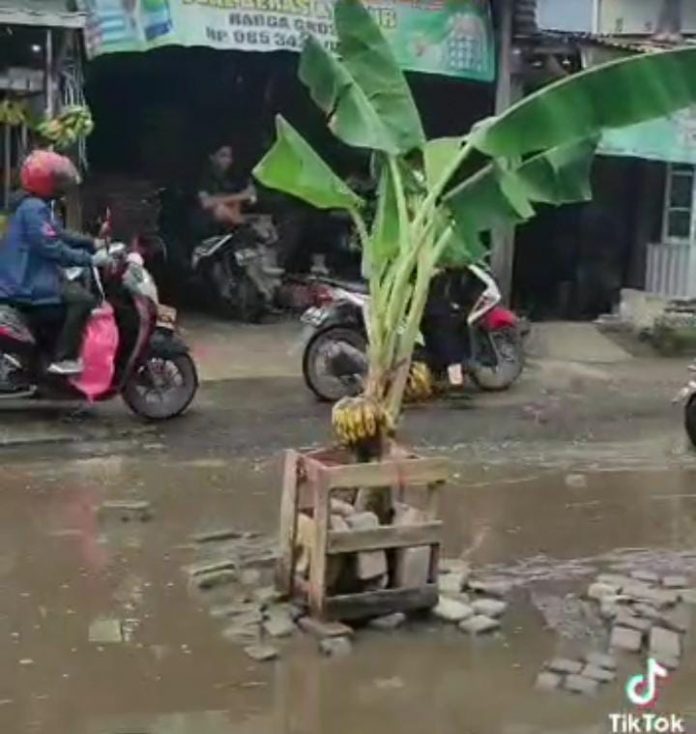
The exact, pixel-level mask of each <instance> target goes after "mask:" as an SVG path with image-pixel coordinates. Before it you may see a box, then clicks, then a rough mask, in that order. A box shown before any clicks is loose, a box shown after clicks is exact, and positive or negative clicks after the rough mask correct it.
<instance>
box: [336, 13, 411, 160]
mask: <svg viewBox="0 0 696 734" xmlns="http://www.w3.org/2000/svg"><path fill="white" fill-rule="evenodd" d="M334 20H335V23H336V33H337V35H338V53H339V55H340V56H341V58H342V60H343V63H344V65H345V67H346V68H347V69H348V71H349V72H350V74H351V75H352V76H353V79H355V81H356V83H357V84H358V85H359V86H360V87H361V88H362V90H363V92H364V93H365V95H366V96H367V98H368V99H369V101H370V103H371V104H372V105H373V106H374V108H375V110H376V111H377V114H378V115H379V116H380V118H381V119H382V122H383V124H384V125H385V126H386V127H387V129H388V130H389V131H390V132H391V134H392V136H393V137H394V139H395V141H396V143H397V148H398V151H399V152H400V153H409V152H410V151H412V150H415V149H416V148H422V147H423V145H425V133H424V132H423V124H422V122H421V118H420V115H419V113H418V108H417V107H416V103H415V101H414V99H413V95H412V94H411V90H410V88H409V86H408V83H407V81H406V77H405V76H404V73H403V71H402V70H401V67H400V66H399V64H398V63H397V61H396V58H395V56H394V53H393V52H392V49H391V47H390V45H389V43H388V42H387V41H386V39H385V38H384V36H383V34H382V31H381V30H380V28H379V26H378V25H377V23H376V22H375V21H374V20H373V18H372V16H371V15H370V13H369V11H368V10H367V8H366V7H365V5H363V3H362V2H361V0H337V2H336V5H335V10H334Z"/></svg>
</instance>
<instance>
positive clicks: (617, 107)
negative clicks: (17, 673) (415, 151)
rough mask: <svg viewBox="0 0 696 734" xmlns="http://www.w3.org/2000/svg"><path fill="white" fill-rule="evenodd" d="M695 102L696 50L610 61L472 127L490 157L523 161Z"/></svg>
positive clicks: (476, 142)
mask: <svg viewBox="0 0 696 734" xmlns="http://www.w3.org/2000/svg"><path fill="white" fill-rule="evenodd" d="M695 101H696V48H683V49H677V50H674V51H664V52H660V53H652V54H647V55H642V56H633V57H629V58H627V59H620V60H618V61H614V62H610V63H608V64H604V65H602V66H599V67H595V68H592V69H588V70H586V71H583V72H581V73H579V74H575V75H573V76H571V77H569V78H565V79H562V80H560V81H558V82H555V83H554V84H551V85H549V86H547V87H544V88H543V89H541V90H539V91H538V92H535V93H534V94H532V95H530V96H529V97H526V98H525V99H523V100H522V101H521V102H519V103H518V104H516V105H514V106H513V107H511V108H510V109H509V110H507V111H506V112H504V113H503V114H502V115H500V116H498V117H495V118H489V119H487V120H484V121H483V122H482V123H480V124H479V125H478V126H476V127H475V128H474V130H473V131H472V133H471V136H470V141H471V143H472V144H473V145H474V147H476V148H477V149H478V150H480V151H481V152H483V153H486V154H488V155H490V156H492V157H505V158H514V157H517V156H519V157H522V156H524V155H527V154H529V153H535V152H538V151H540V150H544V149H547V148H555V147H558V146H561V145H564V144H566V143H570V142H573V141H577V140H586V139H588V138H594V137H596V136H597V135H598V134H599V133H600V132H601V131H602V130H603V129H606V128H617V127H624V126H627V125H633V124H636V123H639V122H643V121H644V120H649V119H652V118H655V117H663V116H665V115H669V114H671V113H673V112H675V111H676V110H678V109H681V108H683V107H687V106H689V105H690V104H692V103H693V102H695Z"/></svg>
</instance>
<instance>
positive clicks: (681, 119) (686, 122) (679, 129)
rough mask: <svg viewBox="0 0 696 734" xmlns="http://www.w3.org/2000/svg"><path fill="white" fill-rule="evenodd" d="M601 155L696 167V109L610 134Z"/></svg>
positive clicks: (604, 136)
mask: <svg viewBox="0 0 696 734" xmlns="http://www.w3.org/2000/svg"><path fill="white" fill-rule="evenodd" d="M599 152H600V153H603V154H604V155H614V156H625V157H632V158H646V159H648V160H653V161H665V162H669V163H696V108H689V109H686V110H682V111H681V112H677V113H676V114H674V115H671V116H670V117H664V118H660V119H659V120H650V121H649V122H643V123H641V124H640V125H633V126H631V127H625V128H620V129H618V130H609V131H607V132H606V133H604V135H603V137H602V141H601V143H600V146H599Z"/></svg>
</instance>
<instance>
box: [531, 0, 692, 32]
mask: <svg viewBox="0 0 696 734" xmlns="http://www.w3.org/2000/svg"><path fill="white" fill-rule="evenodd" d="M663 2H664V0H537V23H538V25H539V28H540V29H541V30H557V31H576V32H586V33H590V32H593V31H597V32H599V33H626V34H642V33H654V32H655V30H656V29H657V25H658V20H659V17H660V11H661V10H662V5H663ZM683 4H684V10H683V24H684V31H686V32H687V33H696V2H694V0H683ZM596 9H598V10H599V13H598V21H599V27H598V28H595V27H594V14H595V10H596Z"/></svg>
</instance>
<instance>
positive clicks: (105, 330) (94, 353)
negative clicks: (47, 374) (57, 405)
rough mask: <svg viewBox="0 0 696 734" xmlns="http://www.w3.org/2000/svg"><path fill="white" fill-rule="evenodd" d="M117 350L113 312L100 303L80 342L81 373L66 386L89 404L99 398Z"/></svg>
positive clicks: (111, 375)
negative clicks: (82, 365)
mask: <svg viewBox="0 0 696 734" xmlns="http://www.w3.org/2000/svg"><path fill="white" fill-rule="evenodd" d="M117 349H118V326H117V325H116V318H115V317H114V309H113V308H112V306H111V304H110V303H107V302H106V301H104V303H102V305H101V306H99V308H96V309H95V310H94V311H92V315H91V316H90V318H89V321H88V322H87V327H86V328H85V334H84V337H83V340H82V354H81V356H82V361H83V362H84V370H83V372H82V374H81V375H77V376H76V377H73V378H71V380H70V382H71V384H72V385H73V387H76V388H77V389H78V390H79V391H80V392H82V393H83V394H84V395H85V396H86V397H87V398H88V399H89V400H94V399H95V398H96V397H99V396H100V395H103V394H104V393H105V392H106V391H107V390H108V389H109V388H110V387H111V382H112V380H113V379H114V372H115V370H116V365H115V360H116V350H117Z"/></svg>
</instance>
